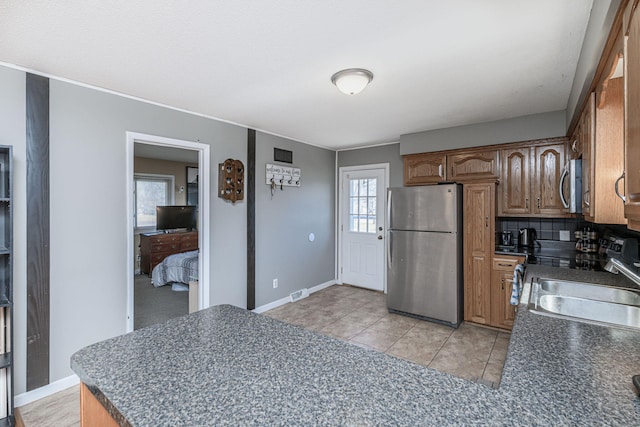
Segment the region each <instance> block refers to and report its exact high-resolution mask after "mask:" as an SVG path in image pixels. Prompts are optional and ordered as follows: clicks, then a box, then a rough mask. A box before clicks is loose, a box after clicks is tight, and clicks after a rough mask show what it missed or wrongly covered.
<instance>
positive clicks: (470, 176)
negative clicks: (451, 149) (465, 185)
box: [447, 150, 499, 182]
mask: <svg viewBox="0 0 640 427" xmlns="http://www.w3.org/2000/svg"><path fill="white" fill-rule="evenodd" d="M447 164H448V166H449V170H448V176H447V179H448V180H450V181H456V182H465V181H466V182H468V181H472V180H481V179H498V166H499V165H498V150H483V151H470V152H462V153H459V154H451V155H448V156H447Z"/></svg>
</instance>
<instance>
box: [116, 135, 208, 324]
mask: <svg viewBox="0 0 640 427" xmlns="http://www.w3.org/2000/svg"><path fill="white" fill-rule="evenodd" d="M126 137H127V167H126V172H127V177H126V178H127V179H126V187H127V188H126V191H127V192H126V194H127V230H126V232H127V250H126V251H125V252H126V257H127V258H126V266H127V318H126V330H127V332H131V331H133V326H134V325H133V304H134V300H133V275H134V260H133V232H134V231H133V225H134V224H133V214H134V212H133V209H134V204H133V191H134V187H133V185H134V183H133V157H134V145H135V143H142V144H149V145H159V146H165V147H174V148H183V149H187V150H195V151H198V167H199V168H200V172H199V181H198V184H199V188H198V206H199V207H200V208H199V209H198V224H199V227H198V242H199V248H200V256H199V257H198V276H199V286H198V309H199V310H202V309H204V308H207V307H209V305H210V296H209V293H210V289H211V279H210V271H209V266H210V262H209V258H210V257H209V253H210V252H209V251H210V235H211V233H210V230H211V229H210V221H209V219H210V217H211V215H210V212H209V210H210V208H211V202H210V189H209V188H210V181H211V153H210V151H211V147H210V146H209V145H208V144H203V143H201V142H193V141H183V140H180V139H173V138H166V137H163V136H156V135H147V134H143V133H137V132H127V133H126Z"/></svg>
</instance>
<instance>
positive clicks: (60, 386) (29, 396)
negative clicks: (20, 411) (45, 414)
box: [13, 375, 80, 408]
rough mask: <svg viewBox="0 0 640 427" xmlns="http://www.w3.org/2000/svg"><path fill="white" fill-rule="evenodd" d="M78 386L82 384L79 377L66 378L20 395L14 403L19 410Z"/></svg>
mask: <svg viewBox="0 0 640 427" xmlns="http://www.w3.org/2000/svg"><path fill="white" fill-rule="evenodd" d="M76 384H80V378H78V376H77V375H70V376H68V377H66V378H62V379H60V380H58V381H54V382H52V383H50V384H47V385H45V386H42V387H40V388H37V389H35V390H31V391H28V392H26V393H21V394H18V395H17V396H16V397H15V398H14V401H13V403H14V406H15V407H16V408H19V407H20V406H24V405H27V404H29V403H31V402H35V401H36V400H40V399H42V398H44V397H47V396H51V395H52V394H55V393H57V392H59V391H62V390H66V389H68V388H69V387H73V386H74V385H76Z"/></svg>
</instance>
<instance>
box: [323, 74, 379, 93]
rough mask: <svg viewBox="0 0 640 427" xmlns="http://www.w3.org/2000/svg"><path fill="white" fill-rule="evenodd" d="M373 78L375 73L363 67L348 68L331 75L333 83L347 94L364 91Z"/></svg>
mask: <svg viewBox="0 0 640 427" xmlns="http://www.w3.org/2000/svg"><path fill="white" fill-rule="evenodd" d="M371 80H373V73H372V72H371V71H369V70H365V69H363V68H347V69H346V70H342V71H338V72H337V73H335V74H334V75H333V76H331V83H333V84H334V85H336V87H337V88H338V90H340V92H342V93H344V94H347V95H355V94H357V93H360V92H362V91H363V90H364V88H365V87H367V85H368V84H369V83H370V82H371Z"/></svg>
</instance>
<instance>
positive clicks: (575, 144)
mask: <svg viewBox="0 0 640 427" xmlns="http://www.w3.org/2000/svg"><path fill="white" fill-rule="evenodd" d="M577 146H578V140H577V139H574V140H573V144H571V151H573V152H574V153H575V152H577V151H578V148H577Z"/></svg>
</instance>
